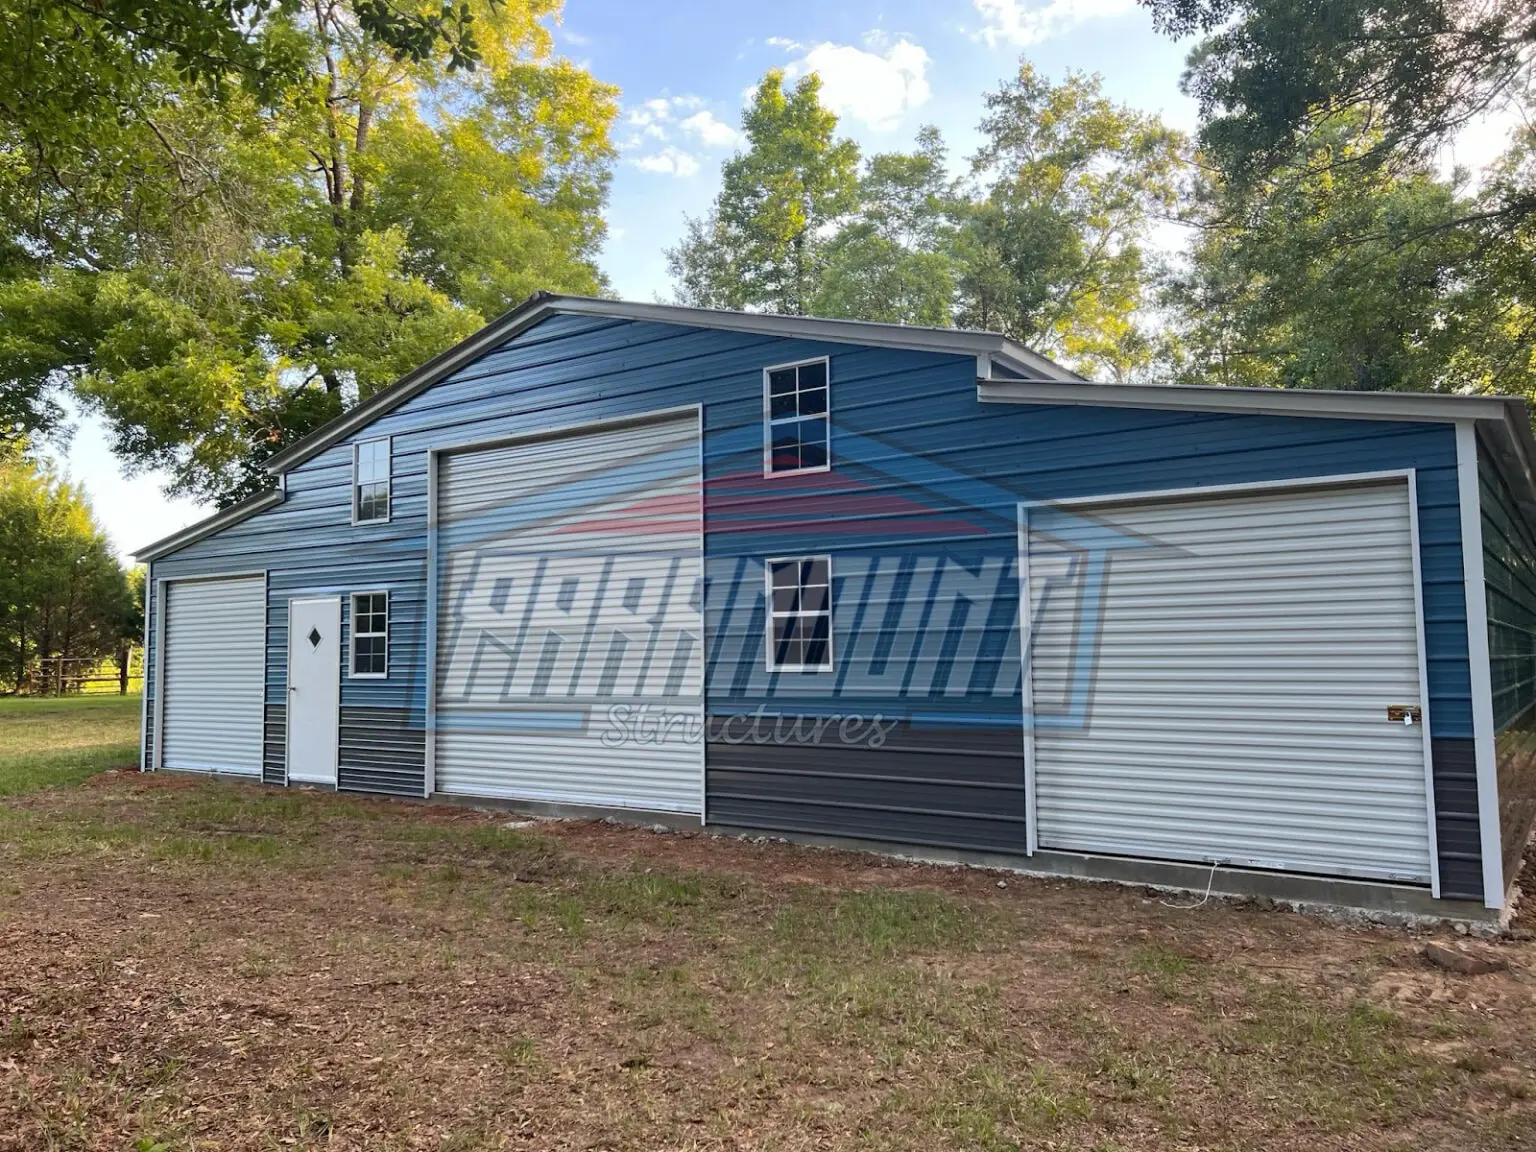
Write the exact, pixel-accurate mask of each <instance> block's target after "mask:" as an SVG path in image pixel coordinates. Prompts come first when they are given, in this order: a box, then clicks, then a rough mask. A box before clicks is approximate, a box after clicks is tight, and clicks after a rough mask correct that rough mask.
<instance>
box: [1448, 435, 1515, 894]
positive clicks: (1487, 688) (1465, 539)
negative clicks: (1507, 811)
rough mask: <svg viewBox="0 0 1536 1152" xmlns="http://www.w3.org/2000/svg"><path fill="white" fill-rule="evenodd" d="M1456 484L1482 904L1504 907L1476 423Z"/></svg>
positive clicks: (1460, 451)
mask: <svg viewBox="0 0 1536 1152" xmlns="http://www.w3.org/2000/svg"><path fill="white" fill-rule="evenodd" d="M1456 487H1457V492H1458V494H1459V497H1460V499H1459V501H1458V502H1459V504H1460V506H1461V564H1462V574H1463V579H1464V581H1465V592H1466V597H1467V659H1468V661H1469V663H1470V664H1471V671H1472V739H1473V746H1474V750H1475V751H1474V755H1475V757H1476V764H1477V823H1478V832H1479V839H1480V840H1481V843H1482V857H1483V906H1484V907H1486V908H1502V907H1504V859H1503V856H1504V853H1503V849H1502V847H1501V844H1500V837H1499V775H1498V762H1497V760H1496V758H1495V755H1494V732H1493V682H1492V679H1491V672H1490V668H1489V657H1488V593H1487V588H1486V585H1485V583H1484V574H1483V517H1482V500H1481V496H1480V493H1479V488H1478V482H1477V426H1476V424H1474V423H1473V422H1472V421H1470V420H1458V421H1457V422H1456Z"/></svg>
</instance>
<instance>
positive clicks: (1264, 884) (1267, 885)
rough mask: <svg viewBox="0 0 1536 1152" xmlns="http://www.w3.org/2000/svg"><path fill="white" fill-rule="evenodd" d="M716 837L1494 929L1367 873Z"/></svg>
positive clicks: (730, 831)
mask: <svg viewBox="0 0 1536 1152" xmlns="http://www.w3.org/2000/svg"><path fill="white" fill-rule="evenodd" d="M704 831H705V832H706V833H707V834H710V835H716V836H736V837H751V838H754V839H758V838H762V837H764V836H767V837H769V838H771V839H774V840H781V841H784V842H785V843H790V844H803V845H807V846H810V847H816V848H829V849H834V850H838V851H847V852H868V853H877V854H879V855H883V856H894V857H897V858H899V859H903V860H912V861H919V862H923V863H930V864H957V865H964V866H968V867H972V868H987V869H994V870H997V871H1006V872H1014V873H1018V874H1020V875H1023V876H1038V877H1050V878H1066V879H1072V880H1085V881H1092V882H1099V883H1111V884H1125V885H1132V886H1135V887H1151V888H1156V889H1159V890H1162V891H1168V892H1190V893H1194V894H1196V895H1197V896H1198V895H1201V894H1204V893H1205V892H1207V891H1209V892H1210V893H1211V895H1213V896H1224V897H1233V898H1237V899H1244V898H1248V899H1267V900H1272V901H1275V902H1276V903H1279V904H1285V905H1289V906H1293V907H1296V908H1298V909H1301V910H1304V911H1313V912H1323V913H1337V912H1340V911H1352V912H1360V913H1364V914H1365V915H1366V916H1368V917H1372V918H1379V919H1382V920H1387V921H1391V922H1399V923H1430V922H1444V921H1447V920H1449V921H1455V922H1463V923H1467V924H1474V925H1478V926H1479V927H1482V928H1486V929H1494V928H1496V927H1497V925H1498V923H1499V916H1498V914H1497V912H1496V911H1493V910H1490V909H1488V908H1485V907H1483V906H1482V905H1481V904H1480V903H1479V902H1478V901H1475V900H1447V899H1437V898H1435V897H1434V896H1431V895H1430V893H1429V891H1428V889H1426V888H1421V887H1409V886H1403V885H1397V884H1390V883H1387V882H1379V883H1378V882H1373V881H1369V880H1342V879H1333V878H1330V877H1323V876H1307V875H1298V874H1296V873H1289V872H1262V871H1258V870H1256V869H1245V868H1230V867H1226V866H1218V867H1216V868H1214V869H1213V868H1212V867H1211V866H1210V865H1208V864H1185V863H1177V862H1170V861H1164V860H1143V859H1139V858H1136V857H1130V856H1097V855H1086V854H1081V853H1075V852H1061V851H1057V850H1055V849H1042V850H1040V851H1038V852H1036V853H1035V854H1034V855H1033V856H1024V855H1012V854H1007V853H998V852H989V851H976V850H972V849H963V848H928V847H922V846H914V845H911V844H898V843H893V842H889V841H883V840H863V839H858V838H856V837H851V836H827V835H821V834H816V833H803V832H778V831H767V832H765V831H763V830H761V829H756V828H744V827H737V826H734V825H721V824H711V825H707V826H706V827H705V829H704Z"/></svg>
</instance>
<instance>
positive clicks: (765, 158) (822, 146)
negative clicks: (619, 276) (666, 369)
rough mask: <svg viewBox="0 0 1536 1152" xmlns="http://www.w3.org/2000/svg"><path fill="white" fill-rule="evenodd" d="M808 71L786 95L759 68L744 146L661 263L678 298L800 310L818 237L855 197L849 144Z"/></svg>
mask: <svg viewBox="0 0 1536 1152" xmlns="http://www.w3.org/2000/svg"><path fill="white" fill-rule="evenodd" d="M820 92H821V80H820V78H819V77H818V76H817V75H816V74H815V73H811V74H810V75H808V76H805V77H803V78H801V80H800V81H799V82H798V83H797V84H796V85H795V86H794V88H793V89H791V90H789V91H788V92H786V91H785V89H784V74H783V73H782V72H781V71H772V72H769V73H768V74H767V75H766V76H764V77H763V79H762V81H761V83H759V84H758V86H757V92H756V93H755V94H754V96H753V98H752V104H751V106H750V107H749V108H748V109H747V111H746V112H745V113H744V114H743V116H742V129H743V131H744V132H745V134H746V137H747V148H746V151H744V152H741V153H738V154H737V155H736V156H734V157H733V158H732V159H730V160H728V161H726V164H725V167H724V169H723V171H722V173H721V177H722V178H721V189H720V195H719V196H718V197H716V199H715V204H714V207H713V209H711V211H710V212H709V214H708V215H707V216H705V217H704V218H703V219H693V220H689V221H688V225H687V233H686V235H685V236H684V238H683V241H682V242H681V243H680V244H679V245H678V246H677V247H675V248H672V249H670V250H669V251H668V252H667V263H668V267H669V269H670V270H671V273H672V277H673V280H674V282H675V284H676V290H677V295H678V297H679V299H680V300H682V301H683V302H684V303H688V304H695V305H699V306H701V307H708V308H737V309H743V308H744V309H761V310H766V311H770V312H779V313H783V314H786V315H802V314H804V313H805V312H807V311H808V310H809V309H810V306H811V302H812V299H813V297H814V295H815V293H816V290H817V286H818V284H819V282H820V279H821V275H822V271H823V269H824V267H825V264H826V258H827V241H826V237H827V234H828V233H829V232H830V231H831V229H832V228H833V227H834V226H835V225H836V224H837V222H838V221H839V220H840V218H841V217H842V216H843V215H844V214H846V213H848V212H849V211H851V210H852V209H853V208H854V207H855V205H856V203H857V198H858V179H857V167H858V160H859V152H858V148H857V147H856V146H855V145H854V143H853V142H852V141H851V140H846V139H838V138H837V137H836V132H837V117H836V116H835V115H834V114H833V113H831V112H829V111H827V110H826V109H825V108H823V107H822V106H821V100H820Z"/></svg>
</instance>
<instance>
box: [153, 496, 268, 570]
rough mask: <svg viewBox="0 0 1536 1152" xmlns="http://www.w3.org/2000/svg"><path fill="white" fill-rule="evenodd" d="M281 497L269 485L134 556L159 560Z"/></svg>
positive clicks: (249, 515)
mask: <svg viewBox="0 0 1536 1152" xmlns="http://www.w3.org/2000/svg"><path fill="white" fill-rule="evenodd" d="M283 500H284V495H283V490H282V489H281V488H271V489H268V490H267V491H265V492H258V493H257V494H256V495H254V496H248V497H246V499H244V500H242V501H240V503H238V504H232V505H230V506H229V507H228V508H223V509H221V510H219V511H218V512H215V513H214V514H213V515H212V516H209V517H208V518H207V519H205V520H199V521H198V522H197V523H196V524H190V525H188V526H187V527H185V528H183V529H182V530H181V531H179V532H173V533H171V534H170V535H169V536H166V537H163V538H162V539H159V540H156V541H155V542H154V543H153V544H146V545H145V546H144V547H142V548H140V549H138V550H137V551H135V552H134V554H133V558H134V559H135V560H137V561H139V562H140V563H148V562H149V561H151V560H159V559H160V558H161V557H163V556H169V555H170V554H171V553H172V552H175V551H178V550H179V549H182V548H185V547H186V546H187V545H188V544H194V543H196V542H197V541H199V540H201V539H202V538H203V537H205V536H212V535H213V534H214V533H215V532H222V531H223V530H224V529H225V528H228V527H230V526H231V525H233V524H238V523H240V521H242V520H245V519H247V518H249V517H251V516H254V515H256V513H258V512H263V511H265V510H266V509H268V508H273V507H276V506H277V505H278V504H281V503H282V502H283Z"/></svg>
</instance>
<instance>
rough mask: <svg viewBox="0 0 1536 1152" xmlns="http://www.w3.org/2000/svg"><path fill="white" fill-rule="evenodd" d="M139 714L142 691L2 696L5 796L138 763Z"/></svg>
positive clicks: (0, 754) (0, 774) (0, 772)
mask: <svg viewBox="0 0 1536 1152" xmlns="http://www.w3.org/2000/svg"><path fill="white" fill-rule="evenodd" d="M139 719H140V703H139V698H138V697H137V696H66V697H62V698H58V699H54V698H44V699H17V698H0V796H20V795H23V794H25V793H28V792H36V791H38V790H39V789H42V788H59V787H67V786H69V785H72V784H78V783H80V781H82V780H84V779H85V778H86V777H88V776H94V775H95V774H96V773H98V772H102V771H105V770H106V769H108V768H126V767H133V766H136V765H137V764H138V760H139V748H138V744H139Z"/></svg>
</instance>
